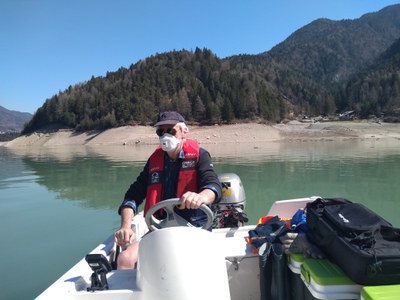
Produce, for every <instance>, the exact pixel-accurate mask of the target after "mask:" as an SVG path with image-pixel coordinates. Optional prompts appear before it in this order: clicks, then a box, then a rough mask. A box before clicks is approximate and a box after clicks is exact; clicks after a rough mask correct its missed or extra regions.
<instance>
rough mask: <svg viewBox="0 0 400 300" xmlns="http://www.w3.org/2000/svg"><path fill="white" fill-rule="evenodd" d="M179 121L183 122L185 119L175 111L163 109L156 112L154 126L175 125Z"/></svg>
mask: <svg viewBox="0 0 400 300" xmlns="http://www.w3.org/2000/svg"><path fill="white" fill-rule="evenodd" d="M179 122H185V119H184V118H183V117H182V116H181V114H179V113H178V112H176V111H164V112H162V113H159V114H158V117H157V122H156V124H154V126H155V127H157V126H161V125H175V124H176V123H179Z"/></svg>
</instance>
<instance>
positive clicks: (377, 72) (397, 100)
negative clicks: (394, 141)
mask: <svg viewBox="0 0 400 300" xmlns="http://www.w3.org/2000/svg"><path fill="white" fill-rule="evenodd" d="M342 93H343V95H342V96H341V99H346V105H349V106H351V107H354V108H356V109H357V110H358V111H359V112H360V115H361V116H364V117H367V116H368V115H379V116H380V115H384V116H385V118H386V121H398V120H400V39H398V40H397V41H396V42H394V43H393V45H391V46H390V47H389V48H388V49H387V50H386V51H385V52H384V53H383V54H382V55H380V57H379V58H378V59H377V60H376V61H375V63H374V64H373V65H372V66H371V67H370V68H368V69H367V70H365V71H364V72H360V73H359V74H357V75H355V76H353V77H352V78H351V80H349V81H348V83H347V84H346V86H345V87H344V88H343V90H342Z"/></svg>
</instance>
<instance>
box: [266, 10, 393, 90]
mask: <svg viewBox="0 0 400 300" xmlns="http://www.w3.org/2000/svg"><path fill="white" fill-rule="evenodd" d="M399 37H400V5H398V4H397V5H392V6H388V7H386V8H383V9H382V10H380V11H378V12H376V13H368V14H365V15H363V16H362V17H361V18H359V19H356V20H342V21H332V20H328V19H318V20H316V21H314V22H312V23H310V24H308V25H306V26H304V27H302V28H301V29H299V30H297V31H295V32H294V33H293V34H292V35H291V36H290V37H289V38H287V39H286V40H285V41H284V42H282V43H280V44H278V45H277V46H275V47H273V48H272V49H271V50H270V51H268V54H269V55H271V57H272V58H274V59H275V60H276V61H279V62H280V63H281V64H284V65H286V66H287V67H289V68H290V69H292V70H294V71H298V72H300V73H301V74H304V75H306V76H308V77H310V78H311V79H313V80H315V81H317V82H320V83H323V84H325V85H327V86H329V85H331V84H332V83H341V82H345V81H347V80H348V79H349V78H350V77H351V76H352V75H354V74H355V73H358V72H359V71H360V70H363V69H365V68H368V67H369V66H371V65H372V64H373V63H374V60H375V59H376V58H378V57H379V56H380V55H381V54H382V52H384V51H385V50H386V49H387V48H388V47H389V46H390V45H392V44H393V42H394V41H395V40H397V39H398V38H399Z"/></svg>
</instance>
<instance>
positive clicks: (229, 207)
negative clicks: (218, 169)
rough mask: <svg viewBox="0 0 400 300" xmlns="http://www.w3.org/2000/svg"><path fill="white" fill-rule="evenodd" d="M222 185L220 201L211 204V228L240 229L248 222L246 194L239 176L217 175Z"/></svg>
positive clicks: (231, 174)
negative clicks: (212, 214)
mask: <svg viewBox="0 0 400 300" xmlns="http://www.w3.org/2000/svg"><path fill="white" fill-rule="evenodd" d="M218 179H219V181H220V182H221V184H222V199H221V201H220V202H218V203H216V204H213V205H212V206H211V209H212V210H213V212H214V215H215V218H214V224H213V228H227V227H240V226H243V225H244V223H246V222H247V221H248V218H247V216H246V213H245V211H244V210H245V206H246V194H245V192H244V187H243V184H242V181H241V180H240V178H239V176H238V175H236V174H234V173H223V174H219V175H218Z"/></svg>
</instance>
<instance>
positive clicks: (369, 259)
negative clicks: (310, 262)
mask: <svg viewBox="0 0 400 300" xmlns="http://www.w3.org/2000/svg"><path fill="white" fill-rule="evenodd" d="M307 226H308V231H307V237H308V238H309V240H310V241H311V242H313V243H314V244H315V245H317V246H318V247H319V248H321V250H322V251H324V253H325V254H326V255H327V257H328V258H329V259H330V260H331V261H332V262H334V263H336V264H337V265H338V266H339V267H340V268H341V269H342V270H343V271H344V272H345V273H346V274H347V276H348V277H349V278H350V279H352V280H353V281H354V282H355V283H358V284H361V285H382V284H400V229H397V228H394V227H392V225H391V224H390V223H389V222H387V221H386V220H384V219H383V218H382V217H380V216H379V215H377V214H376V213H374V212H373V211H371V210H369V209H368V208H367V207H365V206H364V205H362V204H359V203H352V202H351V201H349V200H346V199H321V198H320V199H317V200H315V201H313V202H311V203H308V204H307Z"/></svg>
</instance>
